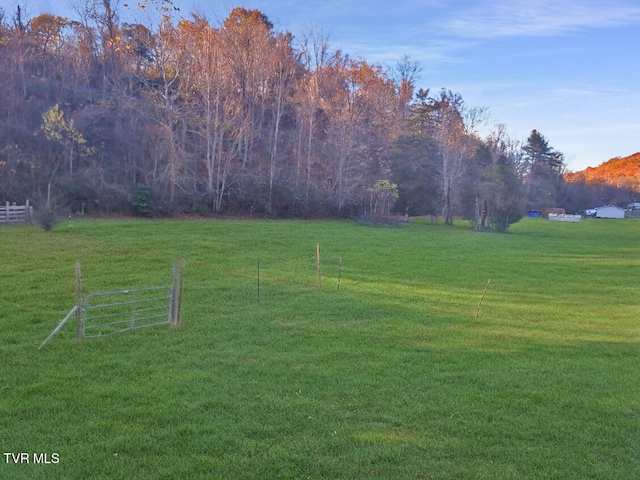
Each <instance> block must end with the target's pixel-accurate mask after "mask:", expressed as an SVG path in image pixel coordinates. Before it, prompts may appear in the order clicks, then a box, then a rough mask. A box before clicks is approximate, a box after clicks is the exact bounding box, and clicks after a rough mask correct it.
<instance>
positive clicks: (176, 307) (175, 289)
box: [170, 260, 184, 327]
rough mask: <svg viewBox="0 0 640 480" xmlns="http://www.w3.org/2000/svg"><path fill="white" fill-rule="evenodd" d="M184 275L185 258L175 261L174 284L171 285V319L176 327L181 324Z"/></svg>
mask: <svg viewBox="0 0 640 480" xmlns="http://www.w3.org/2000/svg"><path fill="white" fill-rule="evenodd" d="M183 277H184V260H183V261H181V262H173V286H172V287H171V319H170V323H171V325H172V326H174V327H178V326H180V321H181V318H180V311H181V310H182V291H183V288H182V285H183Z"/></svg>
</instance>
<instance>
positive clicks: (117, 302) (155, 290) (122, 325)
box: [38, 261, 185, 350]
mask: <svg viewBox="0 0 640 480" xmlns="http://www.w3.org/2000/svg"><path fill="white" fill-rule="evenodd" d="M184 266H185V263H184V261H181V262H174V265H173V281H172V284H171V285H169V286H159V287H145V288H138V289H129V290H119V291H115V292H99V293H93V294H90V295H87V296H86V297H84V299H83V296H82V275H81V268H80V262H76V268H75V270H76V305H75V306H74V307H73V308H72V309H71V311H70V312H69V313H68V314H67V316H66V317H64V319H63V320H62V321H61V322H60V323H59V324H58V326H57V327H56V328H55V329H54V330H53V331H52V332H51V333H50V334H49V336H48V337H47V338H46V339H45V341H44V342H42V344H41V345H40V347H38V350H39V349H41V348H42V347H43V346H44V345H45V344H46V343H47V342H48V341H49V340H51V338H53V337H54V336H55V334H56V333H58V332H59V331H60V329H61V328H62V327H63V326H64V324H65V323H67V321H68V320H69V319H70V318H71V316H72V315H73V314H74V313H75V314H76V318H77V320H76V340H77V342H78V344H81V343H82V341H83V340H84V339H85V338H98V337H106V336H109V335H115V334H117V333H123V332H128V331H130V330H138V329H141V328H148V327H155V326H158V325H173V326H178V325H180V311H181V309H182V290H183V276H184Z"/></svg>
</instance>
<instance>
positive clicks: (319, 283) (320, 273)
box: [316, 243, 322, 288]
mask: <svg viewBox="0 0 640 480" xmlns="http://www.w3.org/2000/svg"><path fill="white" fill-rule="evenodd" d="M316 257H318V288H322V270H321V269H320V244H319V243H318V244H317V245H316Z"/></svg>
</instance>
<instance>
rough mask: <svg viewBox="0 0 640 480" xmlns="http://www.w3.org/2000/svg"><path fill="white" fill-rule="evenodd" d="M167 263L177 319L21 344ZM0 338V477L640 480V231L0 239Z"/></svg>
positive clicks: (75, 230)
mask: <svg viewBox="0 0 640 480" xmlns="http://www.w3.org/2000/svg"><path fill="white" fill-rule="evenodd" d="M317 244H319V245H320V250H321V269H322V283H321V286H319V285H318V276H317V261H316V260H317V259H316V245H317ZM180 259H184V260H185V262H186V270H185V277H184V300H183V309H182V326H180V327H178V328H173V327H169V326H160V327H154V328H148V329H143V330H139V331H135V332H128V333H124V334H121V335H114V336H109V337H104V338H98V339H87V340H85V342H84V343H83V344H82V345H76V342H75V324H74V322H69V323H68V324H67V325H66V326H65V327H64V329H63V330H62V331H61V332H60V333H59V334H58V335H57V336H56V337H54V338H53V339H52V340H51V341H50V342H49V343H48V344H47V345H46V346H44V347H43V348H42V349H41V350H38V346H39V345H40V343H41V342H42V341H43V340H44V339H45V338H46V337H47V335H48V334H49V333H50V332H51V331H52V330H53V329H54V328H55V327H56V325H57V324H58V322H59V321H60V320H61V319H62V318H63V317H64V316H65V315H66V314H67V313H68V312H69V310H70V309H71V308H72V307H73V306H74V304H75V302H76V300H75V292H74V289H75V278H74V264H75V262H76V261H79V262H80V263H81V265H82V286H83V291H84V293H85V294H89V293H97V292H103V291H113V290H122V289H132V288H141V287H148V286H156V285H169V284H170V282H171V269H172V264H173V262H174V260H180ZM258 263H259V271H260V275H259V278H258ZM489 279H490V283H489V284H488V281H489ZM258 280H259V282H258ZM487 285H488V287H487ZM485 289H486V291H485ZM481 299H482V300H483V301H482V304H481V306H480V305H479V304H480V301H481ZM479 306H480V308H478V307H479ZM0 328H1V333H0V361H1V368H0V419H1V426H0V446H1V448H2V452H3V453H4V456H3V457H0V478H2V479H54V478H55V479H63V478H64V479H80V478H82V479H93V478H96V479H110V478H126V479H243V478H245V479H262V478H268V479H271V478H274V479H279V478H283V479H375V478H380V479H428V478H440V479H474V478H477V479H485V478H487V479H511V478H513V479H524V478H526V479H543V478H544V479H549V478H557V479H585V478H592V479H616V480H617V479H637V478H640V221H634V220H624V221H617V220H610V221H606V220H602V221H598V220H587V221H583V222H581V223H579V224H563V223H553V222H548V221H545V220H541V219H525V220H522V221H521V222H520V223H518V224H516V225H514V226H513V227H512V228H511V230H510V232H509V233H508V234H503V235H498V234H480V233H474V232H472V231H470V230H468V229H467V228H466V227H465V226H463V225H459V226H456V227H453V228H450V227H444V226H442V225H435V226H434V225H431V224H429V223H428V222H421V221H414V222H412V223H411V224H410V225H408V226H405V227H399V228H384V227H378V228H374V227H369V226H363V225H358V224H355V223H352V222H349V221H260V220H255V221H237V220H201V221H196V220H175V221H174V220H166V221H155V220H149V221H134V220H113V221H107V220H100V221H99V220H78V221H70V222H65V223H61V224H59V225H58V226H57V227H56V229H55V230H54V231H53V232H49V233H47V232H43V231H40V230H38V229H36V228H34V227H11V228H1V229H0ZM22 453H24V454H27V455H26V459H28V460H29V463H26V462H25V461H18V462H17V463H16V461H15V459H19V458H22V457H21V456H20V455H18V454H22ZM43 453H46V454H47V455H48V457H47V458H48V459H49V463H42V460H43V456H42V454H43ZM8 454H13V455H8ZM34 454H35V455H36V459H38V460H40V462H41V463H34ZM52 459H53V460H52Z"/></svg>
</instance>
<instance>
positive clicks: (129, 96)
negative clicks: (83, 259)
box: [0, 0, 564, 231]
mask: <svg viewBox="0 0 640 480" xmlns="http://www.w3.org/2000/svg"><path fill="white" fill-rule="evenodd" d="M140 7H144V8H145V9H146V11H147V12H149V11H151V10H153V9H155V10H154V12H152V13H155V16H154V15H149V17H148V20H147V21H146V22H136V23H133V22H123V21H121V13H122V12H120V11H118V9H117V8H115V6H114V5H113V4H112V2H111V1H110V0H89V1H87V2H86V3H85V4H84V5H83V6H82V11H81V12H79V17H80V20H70V19H67V18H64V17H59V16H53V15H50V14H46V13H43V14H41V15H38V16H36V17H34V18H30V19H27V18H24V16H23V13H22V10H21V9H20V7H18V8H17V9H16V11H15V12H11V13H8V12H4V11H0V68H2V72H3V74H2V75H0V140H1V143H0V198H3V199H4V198H6V199H9V200H14V201H16V200H17V201H19V200H21V199H24V198H31V199H33V201H34V202H35V203H36V204H39V206H40V207H41V209H43V210H47V211H49V212H55V211H57V210H59V209H61V208H63V207H66V208H69V209H71V211H73V212H84V213H103V214H113V213H120V212H123V213H134V214H138V215H147V216H152V215H175V214H180V213H194V214H200V215H268V216H275V217H291V216H298V217H327V216H336V215H345V216H354V215H358V216H363V217H369V218H374V219H375V218H387V217H389V216H391V215H392V214H407V215H433V216H438V217H442V218H444V220H445V222H446V223H451V222H452V221H453V219H454V217H460V216H463V217H465V218H468V219H469V220H470V221H471V222H472V224H473V226H474V228H477V229H489V230H499V231H502V230H505V229H506V228H508V226H509V225H510V224H512V223H514V222H515V221H517V220H518V219H519V218H520V217H521V216H522V215H523V213H524V212H525V211H526V210H527V209H539V208H542V207H545V206H552V205H553V204H555V203H556V197H557V195H559V194H560V193H561V191H562V173H563V170H564V158H563V155H562V154H561V153H559V152H557V151H555V150H554V149H553V148H552V147H550V146H549V143H548V141H547V140H546V139H545V137H544V136H543V135H542V134H541V133H539V132H537V131H536V130H533V131H532V133H531V135H530V136H529V138H528V140H527V142H526V144H524V145H521V144H520V143H519V142H517V141H515V140H513V139H512V138H510V136H509V135H508V134H507V132H506V128H505V127H504V126H503V125H498V126H496V127H494V128H493V129H492V130H491V132H490V133H489V134H485V136H482V135H481V134H480V133H479V132H480V131H481V130H484V131H487V128H486V125H487V115H486V113H487V112H486V110H485V109H483V108H472V107H469V106H468V105H467V104H466V103H465V101H464V100H463V98H462V97H461V96H460V95H459V94H457V93H454V92H451V91H448V90H442V91H440V92H437V93H435V94H432V93H431V92H430V91H429V90H423V89H417V88H416V79H417V77H418V75H419V72H420V66H419V65H418V64H417V63H415V62H412V61H411V60H410V59H409V58H408V57H404V58H402V59H400V60H399V61H398V62H397V64H396V65H394V66H392V67H390V68H389V67H388V68H384V67H383V66H381V65H376V64H371V63H368V62H367V61H365V60H362V59H358V60H354V59H352V58H350V57H349V56H348V55H347V54H345V53H343V52H342V51H340V50H333V49H332V48H331V47H330V45H329V43H328V39H327V37H326V35H324V34H323V33H322V32H318V31H317V30H316V31H314V30H309V31H305V32H303V33H301V34H300V35H298V36H295V37H294V35H292V34H291V33H289V32H281V31H278V30H277V29H276V28H275V27H274V25H273V24H272V23H271V21H270V20H269V18H268V17H267V16H266V15H265V14H264V13H262V12H260V11H258V10H248V9H245V8H242V7H238V8H234V9H233V10H232V11H231V12H230V13H229V15H228V16H227V17H226V18H225V19H224V20H222V21H220V22H219V23H218V24H212V23H211V22H210V20H208V19H207V18H205V17H202V16H199V15H193V16H192V17H191V18H190V19H184V18H179V19H176V18H174V11H175V7H173V5H172V4H171V2H169V1H167V0H157V1H155V2H153V1H151V0H148V1H146V2H142V3H140V4H139V6H138V8H140ZM152 18H157V21H153V20H151V19H152Z"/></svg>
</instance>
